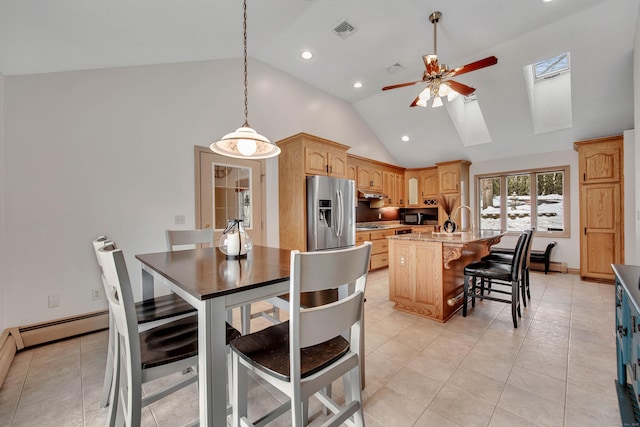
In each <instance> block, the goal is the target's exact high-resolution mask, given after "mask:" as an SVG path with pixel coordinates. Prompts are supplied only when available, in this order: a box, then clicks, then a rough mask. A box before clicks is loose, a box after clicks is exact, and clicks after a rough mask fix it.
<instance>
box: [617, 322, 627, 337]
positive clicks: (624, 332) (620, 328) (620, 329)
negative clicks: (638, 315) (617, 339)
mask: <svg viewBox="0 0 640 427" xmlns="http://www.w3.org/2000/svg"><path fill="white" fill-rule="evenodd" d="M618 335H620V336H621V337H626V336H627V328H625V327H623V326H622V325H618Z"/></svg>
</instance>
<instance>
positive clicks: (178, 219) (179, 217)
mask: <svg viewBox="0 0 640 427" xmlns="http://www.w3.org/2000/svg"><path fill="white" fill-rule="evenodd" d="M174 222H175V224H176V225H182V224H184V215H176V217H175V221H174Z"/></svg>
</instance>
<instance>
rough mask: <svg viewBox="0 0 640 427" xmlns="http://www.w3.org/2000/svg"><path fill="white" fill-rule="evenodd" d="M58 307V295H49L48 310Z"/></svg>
mask: <svg viewBox="0 0 640 427" xmlns="http://www.w3.org/2000/svg"><path fill="white" fill-rule="evenodd" d="M59 305H60V295H49V308H53V307H58V306H59Z"/></svg>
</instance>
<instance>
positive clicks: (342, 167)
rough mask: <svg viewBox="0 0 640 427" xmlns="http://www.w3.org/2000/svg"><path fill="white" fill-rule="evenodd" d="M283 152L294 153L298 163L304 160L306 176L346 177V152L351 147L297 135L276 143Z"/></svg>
mask: <svg viewBox="0 0 640 427" xmlns="http://www.w3.org/2000/svg"><path fill="white" fill-rule="evenodd" d="M278 146H279V147H280V149H281V150H282V151H283V152H284V151H285V150H287V151H289V152H290V153H295V156H297V159H298V162H299V159H304V173H305V174H306V175H327V176H333V177H337V178H346V177H347V150H348V149H349V148H351V147H349V146H347V145H342V144H338V143H337V142H333V141H329V140H328V139H324V138H320V137H317V136H313V135H309V134H307V133H299V134H296V135H293V136H291V137H289V138H286V139H283V140H282V141H279V142H278Z"/></svg>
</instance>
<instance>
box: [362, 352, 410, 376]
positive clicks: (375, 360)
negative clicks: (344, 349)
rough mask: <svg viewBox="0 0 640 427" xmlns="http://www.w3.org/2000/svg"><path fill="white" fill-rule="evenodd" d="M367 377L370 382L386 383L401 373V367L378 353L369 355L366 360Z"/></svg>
mask: <svg viewBox="0 0 640 427" xmlns="http://www.w3.org/2000/svg"><path fill="white" fill-rule="evenodd" d="M365 363H366V367H365V375H366V381H367V383H368V382H369V381H373V382H381V383H383V384H384V383H386V382H387V381H389V380H390V379H391V378H393V376H394V375H396V374H397V373H398V371H400V369H401V368H402V366H401V365H399V364H398V363H395V362H394V361H393V360H392V359H390V358H388V357H386V356H384V355H382V354H380V353H379V352H377V351H374V352H372V353H369V354H367V356H366V359H365Z"/></svg>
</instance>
